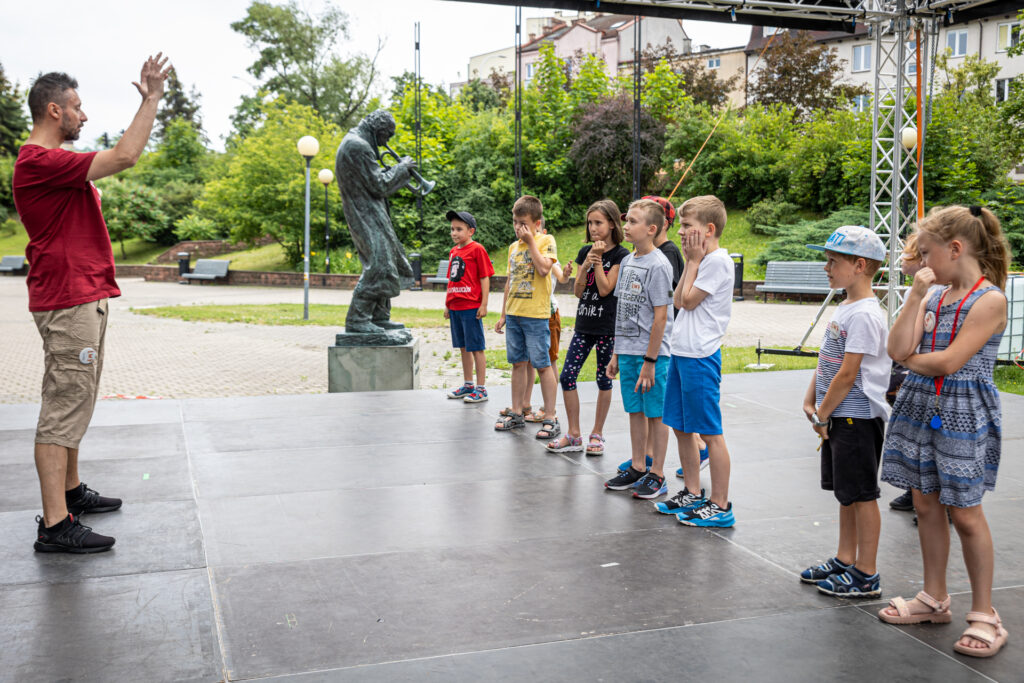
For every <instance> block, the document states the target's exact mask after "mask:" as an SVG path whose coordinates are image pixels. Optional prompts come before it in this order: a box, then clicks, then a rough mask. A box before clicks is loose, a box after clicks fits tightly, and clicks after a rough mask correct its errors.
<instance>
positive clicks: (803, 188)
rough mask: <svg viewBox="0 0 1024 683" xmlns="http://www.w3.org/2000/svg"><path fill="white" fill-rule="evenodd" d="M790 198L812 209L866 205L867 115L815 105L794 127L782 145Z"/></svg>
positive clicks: (867, 187) (868, 155) (869, 129)
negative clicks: (793, 133)
mask: <svg viewBox="0 0 1024 683" xmlns="http://www.w3.org/2000/svg"><path fill="white" fill-rule="evenodd" d="M782 163H783V166H784V167H785V169H786V170H787V171H788V173H789V192H788V195H789V197H790V199H792V200H793V201H795V202H797V203H798V204H800V205H801V206H806V207H808V208H812V209H814V210H815V211H821V212H826V211H835V210H837V209H839V208H840V207H843V206H851V205H852V206H867V203H868V194H869V192H870V187H869V186H870V180H871V174H870V164H871V114H869V113H867V112H864V113H857V112H854V111H853V110H851V109H847V108H839V109H819V110H817V111H815V112H814V113H813V114H812V115H811V119H810V120H809V121H807V122H805V123H803V124H802V125H800V126H799V129H798V132H797V134H796V135H794V136H793V137H792V140H791V142H790V144H789V146H788V147H787V148H786V150H785V153H784V158H783V162H782Z"/></svg>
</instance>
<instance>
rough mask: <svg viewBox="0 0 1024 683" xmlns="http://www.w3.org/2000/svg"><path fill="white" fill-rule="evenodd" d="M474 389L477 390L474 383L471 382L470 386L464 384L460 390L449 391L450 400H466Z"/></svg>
mask: <svg viewBox="0 0 1024 683" xmlns="http://www.w3.org/2000/svg"><path fill="white" fill-rule="evenodd" d="M474 389H476V387H475V386H474V385H473V383H472V382H470V383H469V384H463V385H462V386H461V387H459V388H458V389H455V390H453V391H449V392H448V398H466V397H467V396H469V395H470V394H472V393H473V390H474Z"/></svg>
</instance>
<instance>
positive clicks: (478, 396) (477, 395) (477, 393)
mask: <svg viewBox="0 0 1024 683" xmlns="http://www.w3.org/2000/svg"><path fill="white" fill-rule="evenodd" d="M486 400H487V389H485V388H484V387H477V388H476V389H474V390H473V391H472V393H469V394H467V395H466V396H465V397H463V399H462V402H463V403H483V402H484V401H486Z"/></svg>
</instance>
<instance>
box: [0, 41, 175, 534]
mask: <svg viewBox="0 0 1024 683" xmlns="http://www.w3.org/2000/svg"><path fill="white" fill-rule="evenodd" d="M161 58H162V54H158V55H157V56H156V57H155V58H154V57H150V58H149V59H147V60H146V62H145V63H144V64H143V65H142V74H141V76H140V77H139V80H138V82H136V83H133V85H134V86H135V87H136V88H137V89H138V91H139V94H140V95H142V105H141V106H140V107H139V111H138V112H137V113H136V114H135V118H134V119H133V120H132V122H131V125H129V126H128V128H127V129H126V130H125V131H124V134H123V135H122V136H121V139H120V140H119V141H118V143H117V145H115V146H114V148H113V149H109V150H105V151H103V152H89V153H86V154H79V153H76V152H71V151H68V150H65V149H63V148H62V147H61V145H63V144H64V143H65V142H70V141H73V140H77V139H78V134H79V133H80V132H81V130H82V125H83V124H84V123H85V122H86V121H87V120H88V117H86V115H85V112H83V111H82V100H81V99H79V97H78V93H77V92H76V90H77V89H78V82H77V81H75V79H73V78H71V77H70V76H68V75H67V74H65V73H56V72H54V73H48V74H44V75H41V76H39V78H37V79H36V80H35V82H34V83H33V84H32V89H31V90H30V91H29V95H28V106H29V110H30V111H31V113H32V133H31V134H30V135H29V138H28V140H27V141H26V142H25V144H24V146H22V148H21V149H20V150H19V152H18V160H17V162H15V164H14V178H13V183H12V184H13V188H14V205H15V207H16V208H17V209H18V215H19V216H20V217H21V222H22V223H23V224H24V225H25V230H26V231H27V232H28V236H29V243H28V247H27V248H26V249H25V255H26V256H27V257H28V262H29V274H28V278H27V284H28V308H29V311H31V312H32V316H33V317H34V318H35V322H36V327H37V328H39V334H40V336H41V337H42V338H43V351H44V354H45V371H44V374H43V390H42V406H41V408H40V411H39V423H38V425H37V427H36V439H35V461H36V471H37V472H38V474H39V487H40V489H41V490H42V497H43V514H42V516H41V517H37V518H36V521H37V522H38V524H39V529H38V535H37V537H36V542H35V549H36V550H37V551H39V552H69V553H95V552H101V551H104V550H109V549H110V548H111V546H113V545H114V539H113V538H111V537H109V536H102V535H100V534H97V533H94V532H93V531H92V529H90V528H89V527H87V526H83V525H82V524H81V523H80V522H79V519H78V517H79V515H80V514H83V513H93V512H111V511H113V510H117V509H118V508H120V507H121V501H120V500H119V499H117V498H107V497H104V496H101V495H99V494H98V493H96V492H95V491H93V490H92V489H90V488H89V487H88V486H86V485H85V484H83V483H82V482H81V480H80V479H79V478H78V444H79V443H80V442H81V440H82V437H83V436H85V432H86V429H88V427H89V421H90V420H91V419H92V412H93V408H94V407H95V405H96V395H97V390H98V388H99V379H100V372H101V371H102V369H103V347H104V337H105V335H106V328H107V316H108V313H109V308H108V306H107V301H108V299H110V298H111V297H116V296H120V295H121V290H119V289H118V288H117V283H116V282H114V254H113V251H112V250H111V248H110V234H109V233H108V232H107V224H106V222H105V221H104V220H103V213H102V211H101V209H100V195H99V192H98V191H97V190H96V186H95V185H93V183H92V181H94V180H96V179H97V178H104V177H106V176H110V175H114V174H115V173H118V172H120V171H123V170H125V169H127V168H130V167H132V166H134V165H135V163H136V162H137V161H138V160H139V157H140V156H141V155H142V151H143V149H144V148H145V146H146V142H147V141H148V140H149V134H150V132H152V130H153V120H154V119H155V118H156V110H157V105H158V104H159V103H160V99H161V97H163V92H164V80H165V79H166V78H167V74H168V73H169V71H170V67H167V68H164V67H165V65H166V64H167V59H166V58H163V59H161Z"/></svg>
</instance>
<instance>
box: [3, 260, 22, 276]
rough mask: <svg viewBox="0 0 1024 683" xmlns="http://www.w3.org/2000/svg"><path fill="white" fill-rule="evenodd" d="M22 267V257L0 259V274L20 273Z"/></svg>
mask: <svg viewBox="0 0 1024 683" xmlns="http://www.w3.org/2000/svg"><path fill="white" fill-rule="evenodd" d="M24 267H25V257H24V256H4V257H3V258H0V273H20V272H21V270H22V268H24Z"/></svg>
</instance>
